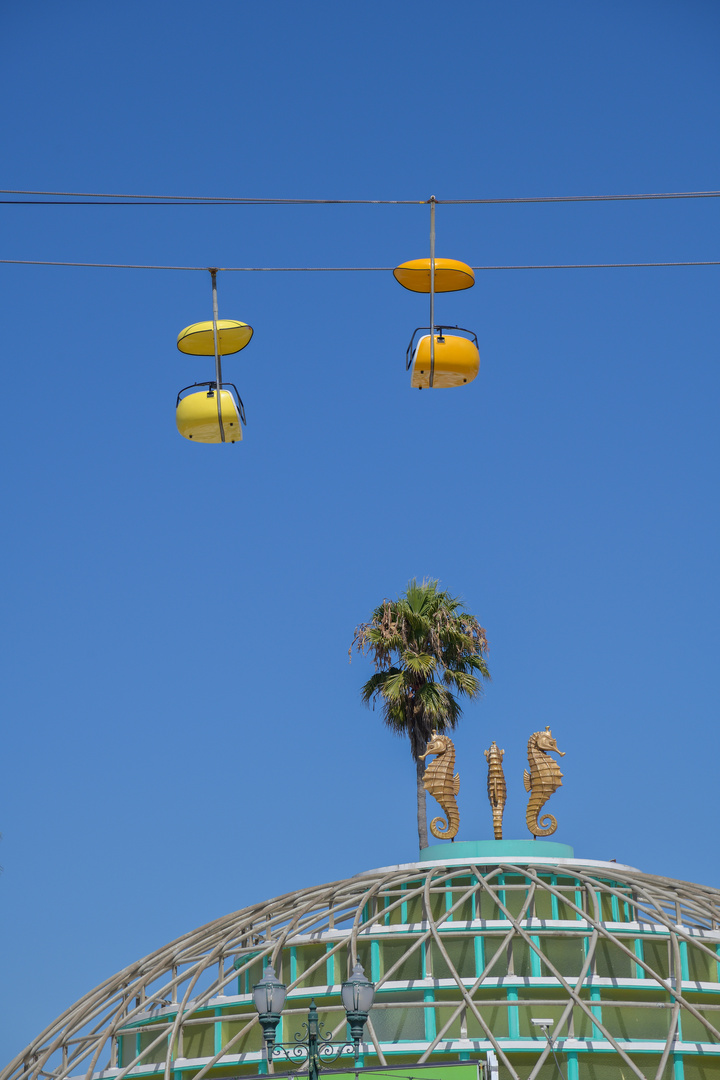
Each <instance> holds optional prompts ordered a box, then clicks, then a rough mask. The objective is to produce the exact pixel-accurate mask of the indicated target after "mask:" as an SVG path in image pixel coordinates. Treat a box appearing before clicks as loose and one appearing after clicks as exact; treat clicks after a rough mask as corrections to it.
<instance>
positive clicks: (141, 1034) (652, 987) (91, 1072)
mask: <svg viewBox="0 0 720 1080" xmlns="http://www.w3.org/2000/svg"><path fill="white" fill-rule="evenodd" d="M518 850H522V852H523V853H521V854H517V852H518ZM562 850H565V851H569V852H570V854H572V849H563V845H558V844H550V843H543V842H541V841H539V842H537V843H534V844H533V843H532V842H531V841H525V842H515V843H514V844H513V842H504V841H498V842H486V843H478V844H471V843H464V844H455V845H442V846H436V847H433V848H430V849H428V850H427V851H426V852H423V855H425V856H428V858H427V859H426V861H422V862H418V863H411V864H404V865H399V866H390V867H384V868H382V869H379V870H372V871H368V872H366V873H361V874H358V875H357V876H355V877H352V878H348V879H347V880H345V881H336V882H332V883H330V884H328V885H318V886H317V887H315V888H310V889H301V890H299V891H297V892H292V893H288V894H286V895H285V896H280V897H277V898H276V899H274V900H268V901H265V902H263V903H258V904H255V905H252V906H250V907H247V908H244V909H243V910H242V911H238V912H235V913H233V914H231V915H227V916H225V917H224V918H221V919H217V920H216V921H215V922H212V923H209V924H208V925H207V926H203V927H200V928H199V929H198V930H194V931H192V932H191V933H189V934H186V935H185V936H184V937H181V938H179V939H178V940H177V941H174V942H172V943H171V944H169V945H166V946H164V947H163V948H161V949H158V950H157V951H156V952H154V953H152V954H151V955H150V956H147V957H145V958H144V959H142V960H139V961H138V962H137V963H136V964H133V965H131V966H130V967H128V968H126V969H125V970H124V971H121V972H119V973H118V974H117V975H115V976H113V977H112V978H110V979H108V980H107V981H106V982H104V983H103V984H101V985H100V986H98V987H97V988H96V989H95V990H93V991H91V992H90V993H89V994H87V995H85V997H83V998H82V999H81V1000H80V1001H78V1002H77V1004H75V1005H74V1006H73V1007H72V1008H70V1009H68V1010H67V1011H66V1012H65V1013H64V1014H63V1015H62V1016H60V1017H59V1018H58V1019H57V1020H56V1021H55V1023H53V1024H51V1025H50V1027H49V1028H47V1030H46V1031H44V1032H43V1033H42V1034H41V1035H39V1036H38V1038H37V1039H35V1040H34V1042H32V1043H31V1044H30V1046H28V1047H27V1049H26V1050H25V1051H24V1052H23V1053H22V1054H20V1055H19V1056H18V1057H17V1058H16V1059H15V1060H14V1061H12V1062H11V1063H10V1064H9V1065H8V1067H7V1068H6V1069H5V1070H4V1072H3V1073H2V1074H0V1080H11V1078H12V1080H31V1078H33V1080H35V1078H38V1080H41V1078H50V1077H52V1078H53V1080H64V1078H65V1077H81V1076H84V1077H86V1078H87V1080H91V1078H92V1077H104V1078H105V1077H106V1078H112V1080H123V1078H124V1077H126V1076H128V1077H130V1076H131V1077H148V1078H155V1077H158V1076H160V1075H165V1076H167V1077H170V1075H171V1074H172V1080H189V1078H192V1080H204V1078H205V1077H210V1078H213V1080H216V1078H219V1077H223V1078H228V1077H245V1076H251V1075H257V1074H259V1073H264V1072H265V1071H267V1062H266V1060H265V1058H264V1054H263V1048H262V1036H261V1029H260V1026H259V1023H258V1021H257V1015H256V1013H255V1010H254V1008H253V1004H252V998H251V996H250V994H251V989H252V986H253V984H254V983H256V982H257V981H258V980H259V979H260V977H261V974H262V971H263V968H264V966H265V965H266V964H267V963H269V962H270V961H272V963H273V965H274V967H275V970H276V972H277V973H278V975H279V976H280V978H281V979H282V981H283V982H285V983H286V984H287V985H288V987H289V992H288V997H287V1003H286V1009H285V1012H284V1013H283V1019H282V1021H281V1026H280V1029H279V1030H278V1036H277V1037H278V1039H282V1038H283V1036H284V1037H285V1039H288V1038H291V1037H292V1034H293V1033H294V1032H295V1031H297V1030H298V1029H299V1027H300V1021H301V1019H304V1016H305V1014H306V1011H307V1008H308V1005H309V1001H310V998H311V997H314V998H315V1000H316V1002H317V1005H318V1009H319V1011H320V1017H321V1019H322V1020H323V1021H324V1023H325V1025H326V1029H327V1031H328V1032H329V1031H332V1032H335V1033H336V1034H337V1035H339V1037H341V1038H344V1036H345V1013H344V1011H343V1008H342V1004H341V1000H340V983H341V982H342V980H343V979H344V978H346V976H347V973H348V968H349V965H350V964H351V963H353V962H354V960H355V958H356V957H358V958H359V959H360V962H361V963H362V964H363V966H364V968H365V971H366V973H367V974H368V976H369V977H371V978H372V981H373V982H374V983H375V984H376V987H377V992H376V997H375V1004H374V1006H373V1009H372V1012H371V1014H370V1022H369V1023H368V1025H367V1028H366V1036H367V1042H366V1043H365V1044H364V1046H363V1050H364V1063H365V1064H366V1065H384V1064H388V1065H406V1064H410V1063H414V1064H418V1063H423V1062H438V1063H439V1062H440V1061H458V1060H468V1059H476V1058H479V1059H480V1060H481V1061H483V1062H485V1060H486V1058H487V1055H488V1051H489V1052H490V1060H491V1062H492V1060H493V1055H494V1056H495V1058H496V1059H497V1062H498V1068H499V1073H500V1076H501V1077H508V1078H510V1077H511V1078H513V1080H532V1078H534V1077H540V1078H542V1080H545V1078H548V1080H549V1078H550V1077H551V1076H555V1075H556V1065H555V1063H554V1061H553V1058H552V1056H550V1055H549V1048H548V1045H547V1042H546V1040H545V1037H544V1035H543V1032H542V1030H541V1029H539V1028H538V1027H536V1026H534V1025H532V1024H531V1023H530V1021H531V1019H533V1018H538V1017H540V1018H548V1019H550V1018H551V1019H552V1026H551V1028H550V1034H551V1037H552V1040H553V1043H554V1046H555V1048H556V1050H557V1052H558V1058H559V1061H560V1064H561V1066H562V1069H563V1072H564V1074H565V1077H566V1078H567V1080H606V1078H607V1080H609V1078H610V1077H613V1078H614V1077H621V1076H622V1077H632V1076H633V1075H635V1076H637V1077H639V1078H642V1077H645V1078H647V1080H653V1078H655V1077H658V1078H660V1077H663V1078H668V1080H720V976H719V973H718V964H719V962H720V953H719V951H720V891H718V890H716V889H711V888H706V887H703V886H700V885H692V884H688V883H686V882H681V881H674V880H672V879H668V878H660V877H654V876H651V875H648V874H643V873H641V872H640V871H638V870H634V869H632V868H631V867H627V866H619V865H617V864H615V863H604V862H592V861H590V862H587V861H582V860H579V859H575V858H571V857H562V855H561V856H558V855H557V854H556V852H557V851H561V852H562ZM513 852H516V854H513ZM541 853H542V854H541ZM438 855H440V856H444V857H445V858H444V859H443V858H440V859H438V858H437V856H438ZM450 855H455V856H456V857H455V858H453V859H450V858H449V856H450ZM433 857H435V858H433ZM351 1063H352V1059H348V1060H347V1062H346V1064H347V1065H349V1064H351ZM275 1071H276V1072H282V1071H283V1070H282V1068H281V1067H280V1066H279V1065H276V1067H275Z"/></svg>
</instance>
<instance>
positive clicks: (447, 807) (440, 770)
mask: <svg viewBox="0 0 720 1080" xmlns="http://www.w3.org/2000/svg"><path fill="white" fill-rule="evenodd" d="M428 754H437V757H436V758H435V760H434V761H431V762H430V764H429V765H428V767H427V768H426V770H425V774H424V776H423V787H424V788H425V790H426V791H429V792H430V794H431V795H432V797H433V798H434V799H437V801H438V802H439V803H440V805H441V807H442V808H443V812H444V813H445V818H441V817H436V818H433V819H432V821H431V822H430V832H431V833H432V834H433V836H434V837H435V839H436V840H454V839H455V837H456V836H457V831H458V828H459V826H460V813H459V811H458V805H457V800H456V799H455V796H456V795H457V793H458V791H459V790H460V777H459V776H458V774H457V773H455V775H454V776H453V769H454V768H455V747H454V745H453V741H452V739H449V738H448V737H447V735H438V733H437V731H433V732H432V734H431V736H430V742H429V743H428V744H427V749H426V751H425V753H424V754H420V760H421V761H424V760H425V758H426V757H427V756H428ZM446 819H447V820H446Z"/></svg>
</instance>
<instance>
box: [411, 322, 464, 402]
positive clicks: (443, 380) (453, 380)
mask: <svg viewBox="0 0 720 1080" xmlns="http://www.w3.org/2000/svg"><path fill="white" fill-rule="evenodd" d="M423 330H426V331H427V333H426V334H424V335H423V337H420V338H417V340H416V335H417V334H419V333H422V331H423ZM435 330H436V331H438V333H437V334H436V335H435V357H434V365H432V358H431V355H430V354H431V348H430V327H429V326H419V327H418V328H417V330H415V332H414V333H413V336H412V337H411V339H410V344H409V345H408V347H407V353H406V354H405V367H406V369H407V370H410V367H412V374H411V376H410V385H411V386H412V387H415V388H416V389H418V390H424V389H426V388H428V387H430V386H434V387H435V389H438V390H439V389H442V388H444V387H449V386H464V385H465V383H469V382H472V380H473V379H474V378H475V376H476V375H477V373H478V371H479V370H480V352H479V350H478V343H477V334H476V333H475V332H474V331H473V330H465V329H464V327H462V326H439V325H437V324H436V325H435ZM443 330H457V331H459V333H457V334H443ZM462 334H467V335H468V337H461V336H460V335H462ZM431 366H432V367H433V382H432V383H431V382H430V369H431Z"/></svg>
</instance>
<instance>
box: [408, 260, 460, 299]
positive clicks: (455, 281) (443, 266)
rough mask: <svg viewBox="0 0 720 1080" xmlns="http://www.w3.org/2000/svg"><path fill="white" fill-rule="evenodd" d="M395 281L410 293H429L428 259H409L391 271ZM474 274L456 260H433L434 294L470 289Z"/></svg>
mask: <svg viewBox="0 0 720 1080" xmlns="http://www.w3.org/2000/svg"><path fill="white" fill-rule="evenodd" d="M393 275H394V277H395V279H396V280H397V281H399V282H400V284H401V285H402V286H404V288H406V289H410V291H411V292H423V293H429V292H430V259H429V258H428V259H411V260H410V262H405V263H401V264H400V266H396V267H395V269H394V270H393ZM474 284H475V274H474V273H473V271H472V267H470V266H468V265H467V263H464V262H458V260H457V259H436V260H435V292H457V291H459V290H460V289H470V288H472V286H473V285H474Z"/></svg>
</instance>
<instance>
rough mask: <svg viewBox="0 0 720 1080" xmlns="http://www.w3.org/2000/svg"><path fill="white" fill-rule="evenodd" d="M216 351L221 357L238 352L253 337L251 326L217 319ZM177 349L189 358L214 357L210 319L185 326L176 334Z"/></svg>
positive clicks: (233, 320) (235, 321)
mask: <svg viewBox="0 0 720 1080" xmlns="http://www.w3.org/2000/svg"><path fill="white" fill-rule="evenodd" d="M217 328H218V351H219V352H220V355H221V356H229V355H230V354H231V353H236V352H240V350H241V349H244V348H245V346H246V345H247V343H248V341H249V340H250V338H251V337H252V336H253V328H252V326H248V324H247V323H244V322H238V320H237V319H218V323H217ZM177 347H178V349H179V350H180V352H184V353H190V354H191V356H214V355H215V342H214V341H213V324H212V319H208V320H207V321H206V322H196V323H193V324H192V325H191V326H186V327H185V329H184V330H181V331H180V333H179V334H178V339H177Z"/></svg>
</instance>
